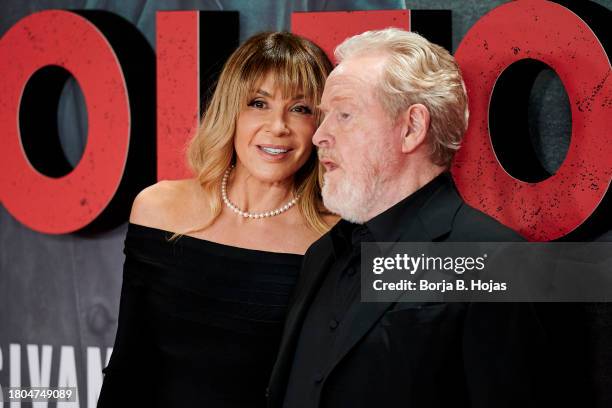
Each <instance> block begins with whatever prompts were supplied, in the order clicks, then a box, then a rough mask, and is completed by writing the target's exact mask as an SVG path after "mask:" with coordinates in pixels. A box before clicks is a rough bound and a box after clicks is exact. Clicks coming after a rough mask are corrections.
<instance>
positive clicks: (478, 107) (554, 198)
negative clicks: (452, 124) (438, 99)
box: [453, 0, 612, 241]
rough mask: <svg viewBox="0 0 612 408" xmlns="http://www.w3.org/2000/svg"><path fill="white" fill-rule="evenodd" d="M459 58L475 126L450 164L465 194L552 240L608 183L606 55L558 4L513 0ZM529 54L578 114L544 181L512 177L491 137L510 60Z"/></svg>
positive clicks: (476, 30)
mask: <svg viewBox="0 0 612 408" xmlns="http://www.w3.org/2000/svg"><path fill="white" fill-rule="evenodd" d="M455 56H456V58H457V61H458V62H459V64H460V65H461V69H462V71H463V75H464V79H465V83H466V86H467V89H468V95H469V103H470V105H469V106H470V123H469V129H468V132H467V134H466V135H465V139H464V144H463V147H462V148H461V149H460V150H459V152H458V154H457V156H456V158H455V162H454V168H453V175H454V178H455V180H456V182H457V185H458V188H459V189H460V191H461V194H462V196H463V197H464V199H465V200H466V201H467V202H468V203H470V204H471V205H473V206H474V207H476V208H478V209H480V210H482V211H484V212H486V213H488V214H490V215H492V216H493V217H495V218H497V219H498V220H499V221H500V222H502V223H504V224H506V225H508V226H510V227H511V228H513V229H515V230H517V231H519V232H520V233H521V234H523V235H524V236H525V237H527V238H528V239H530V240H535V241H548V240H553V239H557V238H560V237H563V236H565V235H567V234H568V233H570V232H572V231H573V230H575V229H576V228H578V227H579V226H580V225H581V224H583V223H584V222H585V221H586V220H588V218H589V217H590V216H591V214H592V213H593V212H594V211H595V210H596V209H597V207H598V206H599V204H600V202H601V201H602V200H603V198H604V196H605V195H606V192H607V191H608V190H609V189H610V181H611V179H612V135H611V134H610V129H612V79H611V78H610V72H611V71H610V61H609V59H608V56H607V55H606V52H605V50H604V49H603V47H602V45H601V43H600V42H599V40H598V39H597V37H596V36H595V34H594V33H593V31H592V30H591V29H590V28H589V26H588V25H587V24H586V23H585V22H584V21H583V20H582V19H581V18H579V17H578V16H577V15H576V14H574V13H573V12H572V11H570V10H569V9H567V8H565V7H563V6H561V5H559V4H556V3H552V2H548V1H538V0H535V1H534V0H522V1H515V2H510V3H507V4H505V5H503V6H500V7H498V8H496V9H494V10H493V11H491V12H490V13H488V14H487V15H485V16H484V17H482V18H481V19H480V20H479V21H478V22H477V23H476V24H475V25H474V26H473V27H472V28H471V29H470V31H469V32H468V33H467V35H466V36H465V38H464V39H463V41H462V42H461V44H460V46H459V48H458V49H457V52H456V55H455ZM526 58H530V59H535V60H538V61H542V62H544V63H546V64H547V65H549V66H550V67H552V68H553V69H554V70H555V72H556V73H557V74H558V75H559V77H560V79H561V81H562V82H563V85H564V86H565V89H566V92H567V94H568V96H569V100H570V104H571V112H572V135H571V142H570V147H569V151H568V153H567V156H566V158H565V161H564V162H563V164H562V165H561V167H560V168H559V169H558V171H557V172H556V174H554V175H552V176H551V177H550V178H548V179H546V180H544V181H541V182H538V183H527V182H524V181H520V180H517V179H515V178H513V177H512V176H510V175H509V174H508V173H507V172H506V171H505V170H504V169H503V167H502V166H501V165H500V164H499V162H498V160H497V158H496V155H495V152H494V150H493V148H492V145H491V137H490V134H489V122H488V121H489V101H490V96H491V93H492V92H493V89H494V87H495V82H496V81H497V79H498V78H499V76H500V74H501V73H502V71H504V69H506V68H507V67H508V66H509V65H510V64H512V63H514V62H516V61H519V60H522V59H526ZM517 160H520V158H517Z"/></svg>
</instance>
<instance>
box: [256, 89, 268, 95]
mask: <svg viewBox="0 0 612 408" xmlns="http://www.w3.org/2000/svg"><path fill="white" fill-rule="evenodd" d="M256 93H258V94H260V95H263V96H268V97H270V96H272V95H271V94H270V93H269V92H268V91H264V90H263V89H258V90H257V92H256Z"/></svg>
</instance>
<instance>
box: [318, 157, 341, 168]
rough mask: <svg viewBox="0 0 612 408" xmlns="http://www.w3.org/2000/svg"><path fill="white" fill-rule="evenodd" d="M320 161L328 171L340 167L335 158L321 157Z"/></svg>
mask: <svg viewBox="0 0 612 408" xmlns="http://www.w3.org/2000/svg"><path fill="white" fill-rule="evenodd" d="M319 161H320V162H321V164H322V165H323V167H325V170H326V171H332V170H335V169H337V168H338V165H337V164H336V163H335V162H334V161H333V160H330V159H325V158H323V159H319Z"/></svg>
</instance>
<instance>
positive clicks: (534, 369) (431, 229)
mask: <svg viewBox="0 0 612 408" xmlns="http://www.w3.org/2000/svg"><path fill="white" fill-rule="evenodd" d="M418 219H419V222H417V223H412V225H414V227H412V228H410V230H406V231H402V233H401V235H400V237H399V239H397V241H413V242H414V241H463V242H469V241H472V242H479V241H480V242H486V241H490V242H505V241H519V240H522V238H521V237H520V236H519V235H518V234H516V233H515V232H514V231H512V230H510V229H508V228H507V227H505V226H503V225H502V224H500V223H498V222H497V221H495V220H494V219H492V218H491V217H489V216H487V215H485V214H483V213H481V212H480V211H477V210H475V209H474V208H472V207H470V206H468V205H467V204H466V203H465V202H464V201H463V200H462V199H461V197H460V196H459V195H458V193H457V191H456V189H455V187H454V184H453V182H452V179H451V178H450V176H449V177H447V178H446V181H445V182H444V183H442V185H441V186H440V187H439V188H438V189H437V190H436V191H435V192H434V193H433V194H432V196H431V197H430V199H429V200H428V201H427V202H426V203H425V204H424V205H423V206H422V207H421V209H420V210H419V211H418ZM332 261H333V256H332V242H331V238H330V235H329V233H328V234H326V235H324V236H323V237H322V238H321V239H319V240H318V241H317V242H315V243H314V244H313V245H312V246H311V247H310V248H309V250H308V251H307V252H306V256H305V258H304V264H303V268H302V273H301V277H300V281H299V283H298V287H297V289H296V294H295V298H294V301H293V304H292V307H291V309H290V311H289V314H288V317H287V321H286V325H285V329H284V334H283V339H282V342H281V347H280V352H279V356H278V359H277V362H276V365H275V366H274V369H273V372H272V376H271V380H270V384H269V387H268V391H267V394H268V406H269V407H270V408H279V407H281V406H282V404H283V399H284V395H285V389H286V386H287V380H288V377H289V373H290V370H291V366H292V363H293V358H294V352H295V348H296V344H297V340H298V336H299V335H300V332H301V327H302V323H303V321H304V318H305V316H306V314H307V313H308V309H309V305H310V304H311V302H312V300H313V298H314V296H315V294H316V292H317V290H318V288H319V287H320V285H321V282H322V280H323V278H324V277H325V275H326V272H327V271H328V269H329V267H330V265H331V263H332ZM356 302H359V299H357V300H356ZM341 326H342V327H340V328H339V329H338V330H341V332H339V333H338V341H337V345H336V346H335V350H334V355H335V361H334V363H333V364H332V367H331V368H330V369H329V370H327V371H326V372H325V373H324V380H323V381H322V382H321V384H320V388H319V393H320V395H319V396H318V397H319V406H320V407H334V408H339V407H350V408H358V407H377V408H378V407H410V408H420V407H454V408H457V407H468V406H469V407H482V408H500V407H513V408H515V407H521V408H524V407H528V406H539V407H543V406H548V405H541V404H540V395H541V394H543V393H545V390H546V389H547V387H548V383H549V381H548V377H546V373H545V371H546V366H547V360H546V350H545V348H546V336H545V332H544V330H543V329H542V326H541V324H540V322H539V320H538V318H537V316H536V314H535V313H534V310H533V307H532V305H531V304H526V303H522V304H521V303H515V304H509V303H471V304H466V303H438V304H428V303H421V304H417V303H398V302H394V303H359V304H358V305H357V307H352V308H351V309H350V310H349V312H348V314H347V315H346V317H345V319H344V321H343V323H342V325H341ZM301 335H302V336H306V335H308V334H307V333H302V334H301ZM294 374H295V373H294ZM298 374H299V373H298ZM538 404H540V405H538Z"/></svg>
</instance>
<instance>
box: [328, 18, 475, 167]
mask: <svg viewBox="0 0 612 408" xmlns="http://www.w3.org/2000/svg"><path fill="white" fill-rule="evenodd" d="M364 54H370V55H371V54H381V56H384V57H386V63H385V66H384V68H383V74H382V76H381V79H380V82H379V84H378V86H377V94H378V97H379V99H380V102H381V104H382V105H383V107H384V109H385V110H386V111H387V113H388V114H389V116H390V117H391V118H392V119H393V120H395V119H396V118H397V117H398V115H399V114H400V113H401V112H403V111H405V110H406V109H408V107H409V106H410V105H413V104H416V103H420V104H423V105H425V106H426V107H427V109H428V110H429V114H430V117H431V120H430V128H429V132H428V137H429V138H430V139H429V140H430V144H431V148H432V161H433V162H434V163H436V164H438V165H441V166H445V167H447V166H449V165H450V162H451V160H452V158H453V156H454V154H455V151H456V150H457V149H459V146H460V144H461V139H462V138H463V134H464V133H465V131H466V129H467V124H468V116H469V112H468V103H467V93H466V89H465V84H464V82H463V78H462V77H461V71H460V69H459V66H458V65H457V62H456V61H455V58H454V57H453V56H452V55H451V54H450V53H449V52H448V51H447V50H446V49H444V48H443V47H441V46H439V45H436V44H433V43H431V42H429V41H428V40H427V39H425V38H424V37H422V36H421V35H419V34H416V33H412V32H409V31H405V30H401V29H398V28H387V29H384V30H375V31H366V32H365V33H363V34H359V35H356V36H353V37H350V38H348V39H346V40H345V41H344V42H343V43H342V44H340V45H339V46H338V47H337V48H336V50H335V52H334V55H335V57H336V59H337V61H338V63H340V62H342V61H343V60H345V59H349V58H351V57H357V56H362V55H364Z"/></svg>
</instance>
